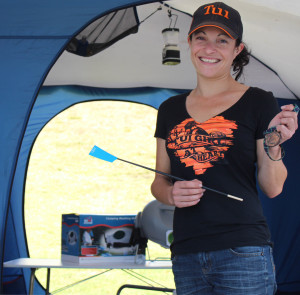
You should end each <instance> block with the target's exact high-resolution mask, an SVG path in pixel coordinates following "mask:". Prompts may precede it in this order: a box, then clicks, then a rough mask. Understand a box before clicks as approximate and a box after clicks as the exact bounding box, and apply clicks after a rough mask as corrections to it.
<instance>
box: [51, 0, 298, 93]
mask: <svg viewBox="0 0 300 295" xmlns="http://www.w3.org/2000/svg"><path fill="white" fill-rule="evenodd" d="M205 2H206V3H208V2H211V1H203V2H201V3H205ZM224 2H226V3H228V4H229V5H232V6H234V7H236V8H237V9H238V10H239V11H240V13H241V16H242V20H243V23H244V42H245V43H246V44H247V45H248V47H249V49H250V50H251V53H252V55H253V56H255V57H256V58H258V59H259V60H260V61H261V62H262V63H263V64H267V65H268V66H269V67H271V68H272V69H273V70H274V71H275V72H276V73H277V74H278V75H279V77H280V78H281V79H282V80H283V82H284V83H285V84H286V85H287V86H288V88H289V89H291V90H292V91H293V92H294V93H295V94H296V95H297V96H300V86H299V83H298V78H297V77H299V75H300V67H299V63H296V62H295V61H294V59H295V57H296V56H297V54H298V48H300V39H299V38H297V37H296V36H298V35H299V33H298V28H299V27H300V2H299V1H295V0H288V1H269V0H265V1H247V0H240V1H236V0H235V1H233V0H225V1H224ZM166 3H167V5H168V6H170V7H172V8H174V9H178V10H179V11H178V12H174V13H176V14H178V19H177V26H178V27H179V28H180V42H179V46H180V49H181V60H182V63H181V64H180V65H178V66H173V67H172V66H162V65H161V51H162V47H163V39H162V35H161V31H162V29H164V28H166V27H168V26H169V24H170V21H169V18H168V17H167V9H168V8H167V7H163V10H162V11H159V12H157V13H155V14H154V15H153V16H151V17H150V18H149V19H148V20H147V21H145V22H144V23H142V24H141V26H140V28H139V33H138V34H133V35H130V36H129V37H127V38H125V39H123V40H121V41H119V42H118V43H116V44H114V45H113V46H111V47H110V48H109V50H106V51H103V52H101V53H99V54H97V55H95V56H92V57H88V58H86V57H80V56H76V55H73V54H70V53H68V52H65V53H64V54H63V55H62V56H61V58H60V59H59V61H58V63H57V64H56V65H55V66H54V68H53V69H52V71H51V72H50V74H49V76H48V78H47V80H46V82H45V85H64V84H70V83H71V84H72V83H73V84H81V85H86V86H94V87H103V86H105V87H137V86H154V87H171V88H182V87H183V88H193V87H194V86H195V83H196V81H195V74H194V70H193V66H192V64H191V63H190V60H189V49H188V44H187V40H186V36H187V31H188V29H189V25H190V21H191V16H190V15H191V14H192V13H193V11H194V10H195V9H196V8H197V7H198V5H199V1H197V0H185V1H179V0H171V1H167V2H166ZM159 5H160V3H153V4H149V5H147V6H143V7H142V8H138V15H139V19H140V21H142V20H143V19H144V18H146V17H147V16H148V15H150V14H151V13H152V12H154V11H155V10H156V8H157V7H158V6H159ZM287 48H288V51H287ZM137 53H139V54H137ZM253 71H254V74H253ZM157 73H160V74H159V75H157ZM248 73H251V74H248ZM261 77H264V79H261ZM272 80H273V82H272ZM245 83H246V84H249V85H252V86H258V87H261V88H264V89H266V90H270V91H273V92H274V94H275V95H276V96H277V97H283V98H293V97H294V95H293V94H291V93H290V92H289V91H288V90H287V89H286V88H285V87H283V86H282V83H281V82H280V81H279V79H278V78H276V79H275V82H274V73H271V72H270V71H268V70H267V69H266V67H264V66H263V65H262V66H259V65H258V63H257V61H253V60H252V62H251V65H250V66H249V67H247V68H246V72H245Z"/></svg>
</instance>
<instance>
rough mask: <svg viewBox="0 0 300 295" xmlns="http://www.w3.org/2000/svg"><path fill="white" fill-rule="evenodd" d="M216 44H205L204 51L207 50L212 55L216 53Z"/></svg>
mask: <svg viewBox="0 0 300 295" xmlns="http://www.w3.org/2000/svg"><path fill="white" fill-rule="evenodd" d="M216 47H217V46H216V44H215V42H213V41H207V42H206V43H205V47H204V49H205V50H206V52H207V53H212V52H215V51H216Z"/></svg>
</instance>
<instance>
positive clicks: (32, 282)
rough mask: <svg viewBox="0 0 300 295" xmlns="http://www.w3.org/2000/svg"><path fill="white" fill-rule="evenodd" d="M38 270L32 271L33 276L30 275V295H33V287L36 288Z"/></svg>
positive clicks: (33, 269)
mask: <svg viewBox="0 0 300 295" xmlns="http://www.w3.org/2000/svg"><path fill="white" fill-rule="evenodd" d="M35 271H36V268H32V269H31V275H30V285H29V295H33V286H34V274H35Z"/></svg>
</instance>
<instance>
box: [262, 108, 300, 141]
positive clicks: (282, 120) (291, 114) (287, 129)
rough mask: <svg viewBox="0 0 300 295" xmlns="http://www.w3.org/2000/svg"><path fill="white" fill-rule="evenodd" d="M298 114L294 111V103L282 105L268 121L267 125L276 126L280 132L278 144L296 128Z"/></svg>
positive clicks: (287, 137) (288, 137) (285, 139)
mask: <svg viewBox="0 0 300 295" xmlns="http://www.w3.org/2000/svg"><path fill="white" fill-rule="evenodd" d="M297 115H298V114H297V113H296V112H295V111H294V105H292V104H289V105H284V106H282V107H281V112H280V113H278V114H277V115H276V116H275V117H274V118H273V119H272V120H271V122H270V124H269V127H268V128H270V127H272V126H276V130H277V131H278V132H280V135H281V138H280V144H281V143H283V142H285V141H287V140H288V139H290V138H291V137H292V136H293V135H294V133H295V132H296V130H297V129H298V116H297Z"/></svg>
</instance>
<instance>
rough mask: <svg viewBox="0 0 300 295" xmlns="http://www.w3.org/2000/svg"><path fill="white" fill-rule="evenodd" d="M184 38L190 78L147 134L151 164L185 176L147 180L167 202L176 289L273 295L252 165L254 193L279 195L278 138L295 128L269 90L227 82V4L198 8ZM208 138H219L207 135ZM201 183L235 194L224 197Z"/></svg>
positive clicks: (235, 17)
mask: <svg viewBox="0 0 300 295" xmlns="http://www.w3.org/2000/svg"><path fill="white" fill-rule="evenodd" d="M188 41H189V47H190V58H191V61H192V63H193V65H194V68H195V71H196V77H197V85H196V87H195V88H194V89H193V90H192V91H189V92H187V93H184V94H181V95H177V96H172V97H170V98H169V99H167V100H165V101H164V102H163V103H162V104H161V105H160V107H159V110H158V116H157V125H156V131H155V136H156V138H157V152H156V169H157V170H160V171H162V172H164V173H165V174H171V175H174V176H177V177H178V178H181V179H185V180H184V181H183V180H182V181H176V182H174V181H171V179H169V178H168V177H167V176H165V175H164V176H162V175H158V174H157V175H156V176H155V179H154V181H153V183H152V186H151V189H152V194H153V195H154V196H155V197H156V198H157V199H158V200H159V201H161V202H163V203H165V204H167V205H173V206H175V212H174V223H173V233H174V241H173V243H172V245H171V251H172V257H173V259H172V262H173V273H174V278H175V283H176V292H177V294H178V295H186V294H192V293H193V294H202V293H203V294H207V295H208V294H210V295H217V294H223V295H226V294H228V295H238V294H244V295H246V294H249V295H273V294H274V293H275V291H276V280H275V270H274V269H275V268H274V265H273V255H272V242H271V234H270V231H269V228H268V224H267V221H266V218H265V217H264V215H263V210H262V206H261V203H260V200H259V197H258V192H257V186H256V167H257V171H258V172H257V179H258V182H259V185H260V188H261V190H263V191H264V193H265V194H266V195H267V196H268V197H269V198H273V197H275V196H277V195H278V194H280V193H281V191H282V188H283V185H284V183H285V180H286V177H287V171H286V167H285V165H284V164H283V162H282V161H281V160H282V157H283V155H284V153H283V152H282V148H281V146H280V145H279V143H283V142H285V141H286V140H288V139H290V138H291V137H292V136H293V134H294V133H295V130H296V129H297V128H298V124H297V115H296V113H295V112H293V109H294V107H293V106H292V105H286V106H283V107H282V110H281V112H280V110H279V108H278V104H277V101H276V99H275V98H274V96H273V95H272V93H270V92H266V91H264V90H262V89H259V88H255V87H250V86H248V85H245V84H242V83H239V82H238V81H237V80H238V78H239V77H240V75H241V73H242V70H243V67H244V66H245V65H246V64H247V63H248V61H249V53H248V51H247V49H246V47H245V45H244V43H243V24H242V21H241V17H240V14H239V12H238V11H237V10H235V9H234V8H232V7H230V6H228V5H226V4H225V3H222V2H215V3H211V4H204V5H202V6H200V7H199V8H198V9H197V10H196V11H195V13H194V15H193V19H192V23H191V26H190V30H189V33H188ZM232 71H233V72H236V74H237V75H236V77H235V78H234V77H233V75H232ZM271 126H275V127H273V128H275V129H277V131H278V132H280V133H281V137H280V138H281V140H280V142H278V144H277V145H276V146H268V147H266V150H267V153H266V152H265V151H264V149H263V137H264V134H265V133H264V131H265V130H267V129H268V130H269V128H270V127H271ZM271 130H272V129H271ZM216 136H217V137H218V138H220V139H221V138H222V139H223V140H217V141H216V140H211V138H214V139H215V137H216ZM270 150H272V151H271V152H272V154H271V155H270V154H269V152H270ZM280 151H281V153H280ZM206 187H212V188H214V189H218V190H220V191H223V192H226V193H228V194H233V195H238V196H243V200H244V201H243V202H239V204H236V203H231V202H228V201H227V200H225V199H220V198H218V196H217V195H215V193H214V192H213V191H210V190H208V189H205V188H206ZM236 273H238V274H239V276H236Z"/></svg>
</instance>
